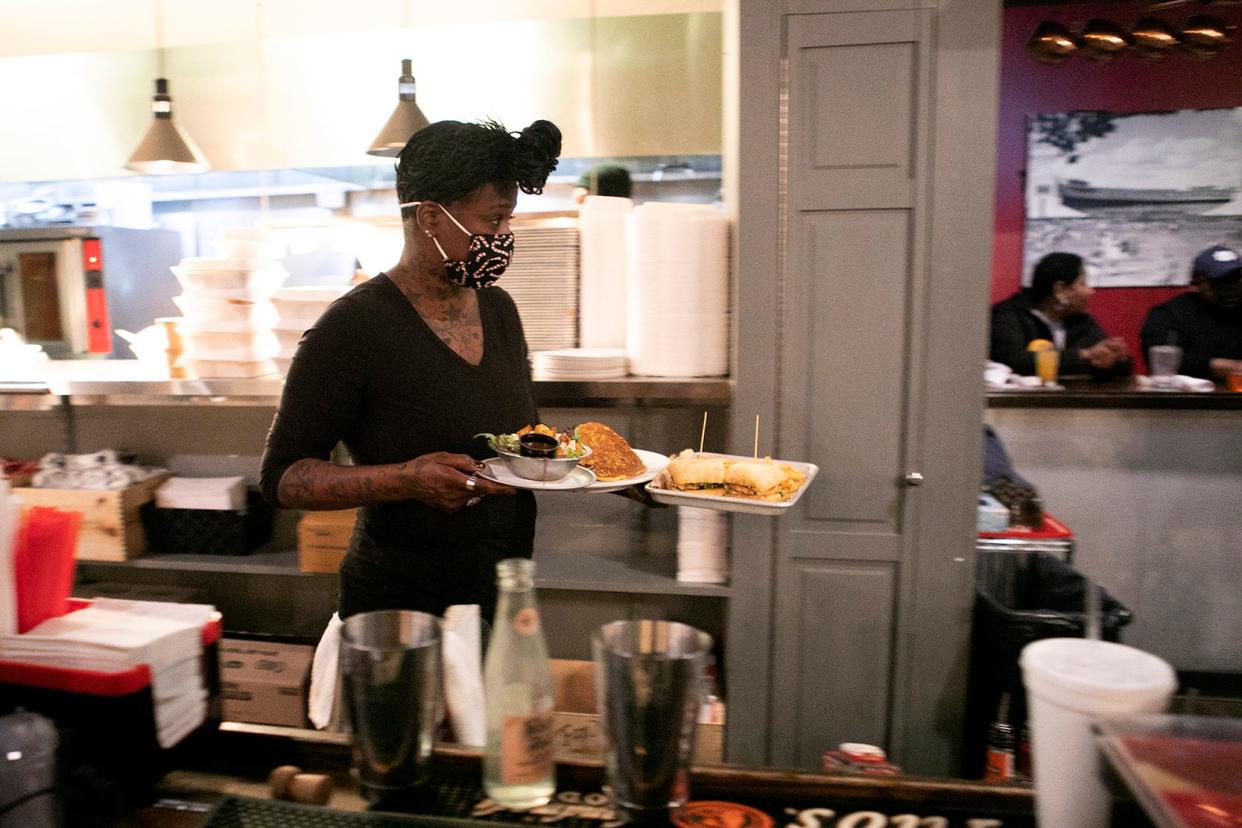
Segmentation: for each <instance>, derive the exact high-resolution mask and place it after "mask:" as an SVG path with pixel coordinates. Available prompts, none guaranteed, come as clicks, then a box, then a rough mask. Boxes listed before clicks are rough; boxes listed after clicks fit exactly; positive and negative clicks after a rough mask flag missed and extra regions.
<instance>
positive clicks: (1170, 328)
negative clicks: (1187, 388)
mask: <svg viewBox="0 0 1242 828" xmlns="http://www.w3.org/2000/svg"><path fill="white" fill-rule="evenodd" d="M1190 276H1191V288H1190V290H1188V291H1187V292H1186V293H1183V294H1182V295H1181V296H1178V297H1176V298H1175V299H1170V300H1169V301H1168V302H1165V303H1163V304H1161V305H1156V306H1155V307H1154V308H1152V309H1151V310H1150V311H1148V313H1147V320H1146V321H1145V322H1144V323H1143V334H1142V339H1143V353H1144V354H1146V353H1148V352H1149V350H1150V348H1151V347H1152V346H1153V345H1177V346H1179V347H1180V348H1181V349H1182V363H1181V367H1180V369H1179V370H1180V372H1181V373H1183V374H1188V375H1189V376H1192V377H1203V378H1204V379H1213V380H1220V379H1224V378H1226V377H1228V376H1229V374H1231V373H1234V372H1238V371H1242V255H1239V254H1238V251H1236V250H1234V249H1232V248H1229V247H1225V246H1223V245H1219V244H1218V245H1216V246H1214V247H1209V248H1208V249H1207V250H1204V251H1203V252H1202V253H1200V254H1199V255H1198V256H1196V257H1195V261H1194V265H1193V267H1192V268H1191V272H1190Z"/></svg>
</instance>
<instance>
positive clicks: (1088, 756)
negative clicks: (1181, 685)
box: [1020, 638, 1177, 828]
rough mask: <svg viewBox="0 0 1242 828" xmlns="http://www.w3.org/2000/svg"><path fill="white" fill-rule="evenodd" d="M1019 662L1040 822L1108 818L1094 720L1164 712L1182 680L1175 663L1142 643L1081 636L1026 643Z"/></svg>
mask: <svg viewBox="0 0 1242 828" xmlns="http://www.w3.org/2000/svg"><path fill="white" fill-rule="evenodd" d="M1020 662H1021V665H1022V681H1023V684H1025V685H1026V694H1027V707H1028V709H1029V711H1030V719H1031V749H1032V760H1033V765H1034V771H1035V816H1036V818H1037V819H1038V822H1039V826H1040V828H1099V826H1106V825H1108V824H1109V811H1110V808H1111V804H1112V800H1111V798H1110V796H1109V793H1108V789H1107V787H1106V786H1105V783H1104V781H1103V779H1102V778H1101V776H1100V773H1099V763H1100V761H1101V757H1100V752H1099V750H1098V749H1097V748H1096V746H1095V739H1094V736H1093V734H1092V731H1091V721H1092V720H1093V719H1096V718H1100V717H1105V716H1125V715H1131V714H1136V713H1160V712H1163V711H1164V710H1165V709H1166V708H1167V707H1168V704H1169V698H1170V697H1171V696H1172V695H1173V690H1174V689H1175V688H1176V687H1177V677H1176V675H1175V674H1174V672H1173V668H1172V667H1170V666H1169V665H1168V664H1167V663H1166V662H1164V661H1162V660H1161V659H1159V658H1157V657H1156V656H1154V655H1151V654H1149V653H1145V652H1143V651H1142V650H1136V649H1134V648H1133V647H1126V646H1124V645H1121V644H1113V643H1110V642H1108V641H1095V640H1091V639H1083V638H1047V639H1044V640H1043V641H1036V642H1035V643H1033V644H1028V645H1027V646H1026V647H1025V648H1024V649H1023V650H1022V656H1021V658H1020Z"/></svg>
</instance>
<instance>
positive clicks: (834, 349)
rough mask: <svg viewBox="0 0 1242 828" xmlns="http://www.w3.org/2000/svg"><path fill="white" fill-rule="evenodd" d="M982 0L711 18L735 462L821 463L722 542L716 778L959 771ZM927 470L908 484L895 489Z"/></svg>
mask: <svg viewBox="0 0 1242 828" xmlns="http://www.w3.org/2000/svg"><path fill="white" fill-rule="evenodd" d="M999 23H1000V4H998V3H995V2H994V0H952V2H939V3H937V2H935V0H779V2H773V0H736V2H734V3H729V4H726V15H725V24H726V25H725V31H726V55H727V56H735V57H732V58H731V59H729V60H726V68H727V69H728V70H729V71H727V72H726V81H727V83H726V88H727V89H728V90H731V93H727V94H726V110H727V114H728V115H730V116H731V117H727V118H726V125H730V128H729V129H728V130H726V153H725V160H726V165H725V181H726V191H727V193H728V197H727V198H726V204H727V205H729V207H730V211H731V214H732V215H733V216H734V218H735V220H736V222H737V224H736V228H735V233H734V261H735V263H736V268H737V270H736V276H735V283H734V287H735V293H734V296H735V310H736V313H735V317H734V318H735V325H736V337H737V339H736V343H737V347H736V349H735V355H734V361H735V365H734V376H735V379H736V387H735V390H734V402H733V407H732V413H733V417H732V426H731V441H730V444H731V448H732V450H733V451H735V452H742V451H744V452H747V453H749V451H750V448H751V438H752V434H751V426H752V423H753V416H754V414H755V413H760V414H761V415H762V417H763V422H764V423H773V424H775V427H774V428H765V434H766V435H767V437H766V439H763V440H761V442H763V443H765V445H764V450H765V451H769V450H770V451H771V452H772V453H773V455H774V456H779V457H786V458H790V459H807V458H809V459H810V460H812V461H814V462H816V463H818V464H819V466H820V468H821V471H820V478H819V480H817V481H816V482H815V484H814V485H813V486H812V487H811V489H809V490H808V491H807V493H806V494H805V495H804V497H803V502H802V503H800V504H799V505H798V506H797V507H796V508H795V509H794V510H793V511H792V512H791V513H790V514H788V515H786V516H784V517H781V518H779V519H775V520H773V519H765V518H755V517H750V516H745V515H737V516H735V519H734V520H733V522H732V538H731V540H732V567H733V588H734V595H733V597H732V599H731V600H730V602H729V611H728V612H729V618H728V630H727V642H726V644H727V653H726V665H727V668H728V670H727V675H728V696H729V726H728V729H727V733H726V738H727V742H728V757H729V759H730V760H731V761H737V762H749V763H758V762H765V763H768V764H776V765H786V766H789V765H798V766H803V767H818V766H819V764H820V758H821V755H822V752H823V751H824V750H826V749H829V748H833V747H835V746H836V745H837V744H838V743H840V742H842V741H845V740H862V741H869V742H877V743H879V744H881V745H884V746H886V747H887V748H888V749H889V753H890V755H891V756H893V757H894V759H895V760H896V761H897V762H899V763H901V764H902V765H903V767H904V768H905V769H906V770H907V771H909V772H912V773H921V774H946V773H951V772H953V771H954V770H956V768H957V762H958V756H957V750H958V746H959V743H960V736H961V716H962V712H963V709H964V696H965V677H966V672H967V660H968V646H967V645H968V641H969V634H970V608H971V601H972V582H973V544H972V541H973V532H974V508H975V506H974V504H975V496H976V493H977V491H978V485H979V462H980V461H979V458H980V442H981V441H980V431H981V429H980V426H981V422H982V415H983V384H982V381H981V377H980V366H981V364H982V361H983V359H984V357H985V355H986V353H987V344H986V340H987V300H988V281H989V261H990V253H991V244H992V236H991V228H992V192H993V190H992V178H993V176H994V157H995V141H996V126H995V125H996V108H997V107H996V98H997V96H996V87H997V55H998V49H999ZM911 472H922V473H923V475H924V477H925V482H924V483H923V485H922V486H920V487H917V488H907V487H905V486H903V482H902V481H903V478H904V477H905V475H907V474H908V473H911Z"/></svg>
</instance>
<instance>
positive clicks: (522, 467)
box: [492, 446, 591, 483]
mask: <svg viewBox="0 0 1242 828" xmlns="http://www.w3.org/2000/svg"><path fill="white" fill-rule="evenodd" d="M584 448H585V447H584ZM492 451H494V452H496V454H497V456H499V457H500V460H501V462H502V463H504V464H505V466H506V467H508V469H509V471H511V472H513V473H514V474H516V475H517V476H518V477H521V478H523V479H524V480H538V481H539V482H540V483H548V482H551V481H553V480H560V479H561V478H563V477H565V475H567V474H569V473H570V472H571V471H573V470H574V469H576V468H578V463H579V462H580V461H581V460H582V459H583V458H585V457H590V456H591V449H589V448H586V451H585V452H584V453H583V455H582V457H523V456H522V455H520V454H517V453H516V452H512V451H505V450H504V449H502V448H497V447H496V446H493V447H492Z"/></svg>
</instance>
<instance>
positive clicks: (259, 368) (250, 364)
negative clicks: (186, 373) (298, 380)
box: [188, 358, 279, 379]
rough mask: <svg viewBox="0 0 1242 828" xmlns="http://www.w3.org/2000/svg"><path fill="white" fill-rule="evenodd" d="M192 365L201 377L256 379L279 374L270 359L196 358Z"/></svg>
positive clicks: (193, 359) (191, 359)
mask: <svg viewBox="0 0 1242 828" xmlns="http://www.w3.org/2000/svg"><path fill="white" fill-rule="evenodd" d="M188 361H189V363H190V367H191V369H192V370H193V371H194V373H195V375H197V376H198V377H199V379H254V378H256V377H267V376H273V375H275V374H278V373H279V371H278V369H277V367H276V363H275V362H274V361H273V360H270V359H251V360H245V359H195V358H190V359H189V360H188Z"/></svg>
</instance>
